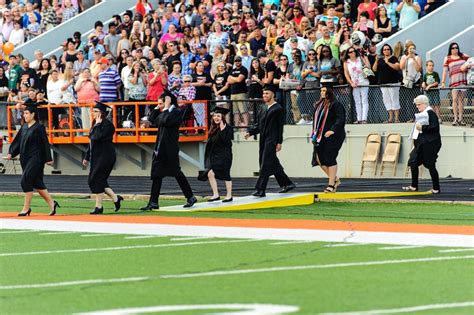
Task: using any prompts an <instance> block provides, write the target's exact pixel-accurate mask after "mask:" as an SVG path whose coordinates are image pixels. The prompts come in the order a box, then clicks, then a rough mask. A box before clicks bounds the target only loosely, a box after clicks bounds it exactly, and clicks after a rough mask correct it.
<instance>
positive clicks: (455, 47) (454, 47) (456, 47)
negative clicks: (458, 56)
mask: <svg viewBox="0 0 474 315" xmlns="http://www.w3.org/2000/svg"><path fill="white" fill-rule="evenodd" d="M451 49H459V47H458V46H453V47H451Z"/></svg>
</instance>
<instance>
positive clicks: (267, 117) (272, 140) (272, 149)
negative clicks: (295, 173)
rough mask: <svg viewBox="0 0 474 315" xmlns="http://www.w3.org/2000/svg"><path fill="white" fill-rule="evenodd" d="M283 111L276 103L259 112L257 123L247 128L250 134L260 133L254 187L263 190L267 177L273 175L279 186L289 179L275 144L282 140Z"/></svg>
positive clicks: (289, 183) (282, 185) (284, 184)
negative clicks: (256, 178) (258, 168)
mask: <svg viewBox="0 0 474 315" xmlns="http://www.w3.org/2000/svg"><path fill="white" fill-rule="evenodd" d="M284 118H285V113H284V111H283V108H282V107H281V106H280V104H278V103H274V104H273V105H272V106H271V107H270V108H268V109H265V110H264V111H262V112H260V114H259V119H258V124H257V125H255V126H252V127H251V128H249V134H250V135H256V134H260V139H259V151H258V153H259V159H258V161H259V165H260V171H259V179H258V181H257V184H256V189H258V190H265V189H266V185H267V183H268V177H270V176H271V175H275V179H276V180H277V182H278V184H279V185H280V187H284V186H289V185H291V184H292V182H291V180H290V179H289V178H288V176H287V175H286V174H285V172H284V171H283V166H281V164H280V160H279V159H278V157H277V152H276V147H277V144H281V143H282V142H283V125H284Z"/></svg>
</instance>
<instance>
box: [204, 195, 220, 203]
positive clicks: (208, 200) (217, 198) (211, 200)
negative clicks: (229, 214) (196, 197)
mask: <svg viewBox="0 0 474 315" xmlns="http://www.w3.org/2000/svg"><path fill="white" fill-rule="evenodd" d="M217 200H221V197H219V196H217V197H216V198H211V199H207V202H213V201H217Z"/></svg>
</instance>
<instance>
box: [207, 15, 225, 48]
mask: <svg viewBox="0 0 474 315" xmlns="http://www.w3.org/2000/svg"><path fill="white" fill-rule="evenodd" d="M212 30H213V32H212V33H210V34H209V37H208V38H207V41H206V45H207V51H210V52H211V53H212V52H214V48H215V47H216V46H217V45H221V46H222V47H223V46H226V45H228V44H229V34H228V33H226V32H223V31H222V24H221V23H220V22H214V24H213V25H212Z"/></svg>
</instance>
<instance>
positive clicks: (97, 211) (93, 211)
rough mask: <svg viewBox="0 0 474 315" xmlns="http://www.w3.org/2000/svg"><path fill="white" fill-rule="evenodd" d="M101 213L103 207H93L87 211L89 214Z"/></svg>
mask: <svg viewBox="0 0 474 315" xmlns="http://www.w3.org/2000/svg"><path fill="white" fill-rule="evenodd" d="M102 213H104V207H102V208H97V207H95V208H94V210H92V211H91V212H89V214H102Z"/></svg>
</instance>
